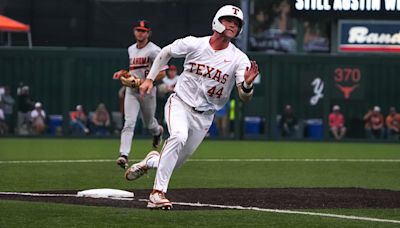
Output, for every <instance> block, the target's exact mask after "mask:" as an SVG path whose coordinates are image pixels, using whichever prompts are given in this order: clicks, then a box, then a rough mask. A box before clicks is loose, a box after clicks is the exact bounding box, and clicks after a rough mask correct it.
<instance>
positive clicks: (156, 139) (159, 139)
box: [153, 125, 164, 149]
mask: <svg viewBox="0 0 400 228" xmlns="http://www.w3.org/2000/svg"><path fill="white" fill-rule="evenodd" d="M163 133H164V128H163V127H162V126H161V125H160V134H159V135H155V136H153V148H155V149H156V148H158V147H159V146H160V144H161V143H162V137H163Z"/></svg>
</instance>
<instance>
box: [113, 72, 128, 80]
mask: <svg viewBox="0 0 400 228" xmlns="http://www.w3.org/2000/svg"><path fill="white" fill-rule="evenodd" d="M127 73H128V71H126V70H120V71H117V72H115V73H114V75H113V79H114V80H118V79H120V78H121V77H122V76H123V75H126V74H127Z"/></svg>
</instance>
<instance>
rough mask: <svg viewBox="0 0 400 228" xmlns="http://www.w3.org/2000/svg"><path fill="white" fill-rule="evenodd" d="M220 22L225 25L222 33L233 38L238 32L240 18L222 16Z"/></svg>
mask: <svg viewBox="0 0 400 228" xmlns="http://www.w3.org/2000/svg"><path fill="white" fill-rule="evenodd" d="M221 23H222V24H223V25H224V26H225V31H224V32H223V35H224V36H226V37H228V38H231V39H233V38H235V37H236V34H238V32H239V26H240V20H239V19H238V18H236V17H223V18H221Z"/></svg>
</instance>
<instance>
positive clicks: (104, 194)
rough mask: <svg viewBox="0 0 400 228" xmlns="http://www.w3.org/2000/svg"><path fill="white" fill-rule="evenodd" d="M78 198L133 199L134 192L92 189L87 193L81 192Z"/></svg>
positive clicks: (86, 191)
mask: <svg viewBox="0 0 400 228" xmlns="http://www.w3.org/2000/svg"><path fill="white" fill-rule="evenodd" d="M77 196H78V197H91V198H133V197H134V194H133V192H128V191H123V190H118V189H109V188H100V189H90V190H85V191H80V192H78V193H77Z"/></svg>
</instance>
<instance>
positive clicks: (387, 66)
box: [0, 48, 400, 138]
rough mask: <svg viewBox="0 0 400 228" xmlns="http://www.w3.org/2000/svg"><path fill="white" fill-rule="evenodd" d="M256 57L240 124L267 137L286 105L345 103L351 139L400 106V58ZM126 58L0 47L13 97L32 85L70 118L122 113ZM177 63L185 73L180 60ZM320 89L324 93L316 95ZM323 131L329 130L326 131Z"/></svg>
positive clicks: (1, 76) (314, 111)
mask: <svg viewBox="0 0 400 228" xmlns="http://www.w3.org/2000/svg"><path fill="white" fill-rule="evenodd" d="M250 57H251V58H253V59H255V60H257V62H258V65H259V67H260V72H261V80H260V83H259V84H256V91H255V97H254V100H253V101H252V102H251V103H249V104H244V105H241V104H240V103H239V105H237V109H238V111H241V112H237V115H236V126H237V127H239V126H240V127H242V126H243V124H241V121H243V118H244V117H245V116H259V117H261V119H262V121H263V123H262V126H263V127H262V130H261V135H258V136H255V137H266V138H274V137H275V136H276V135H277V134H276V119H277V115H279V114H280V113H281V112H282V110H283V108H284V106H285V105H286V104H290V105H292V107H293V109H294V112H295V113H296V114H297V116H298V118H299V119H300V120H302V121H303V120H308V119H315V118H317V119H323V120H324V122H325V123H326V121H327V115H328V113H329V112H330V109H331V107H332V106H333V105H334V104H339V105H340V106H341V108H342V112H343V114H344V115H345V117H346V122H347V125H348V130H349V132H348V136H349V137H352V138H362V137H364V132H363V121H362V117H363V115H364V114H365V113H366V112H367V110H368V109H369V108H371V107H372V106H374V105H379V106H380V107H381V109H382V112H383V113H384V115H385V116H386V115H387V112H388V109H389V107H390V106H395V107H397V109H398V110H400V91H399V87H400V67H399V66H398V63H399V62H400V61H399V60H400V57H399V56H396V55H393V56H388V55H385V56H382V55H325V54H315V55H265V54H250ZM127 63H128V55H127V53H126V50H125V49H88V48H33V49H26V48H13V49H8V48H5V49H1V50H0V85H9V86H11V88H12V94H13V96H14V97H16V88H17V87H18V85H19V83H20V82H23V83H25V84H27V85H29V86H30V87H31V95H32V98H33V99H34V100H38V101H41V102H43V104H44V106H45V109H46V110H47V112H48V113H49V114H62V115H64V116H65V117H67V113H68V112H69V111H71V110H72V109H74V107H75V105H76V104H82V105H84V107H86V109H87V110H94V109H95V108H96V106H97V104H98V103H100V102H103V103H105V104H106V105H107V107H108V108H109V110H110V111H118V110H119V101H118V95H117V93H118V90H119V88H120V84H119V82H117V81H113V80H112V79H111V77H112V74H113V72H115V71H116V70H118V69H122V68H125V67H126V66H127ZM174 63H175V64H177V65H178V71H179V72H180V71H181V70H182V66H181V64H180V63H181V60H175V62H174ZM318 78H319V79H318ZM313 82H314V83H315V84H314V85H313V84H312V83H313ZM322 84H323V86H322ZM318 94H320V95H322V96H323V97H322V98H320V99H317V98H315V97H316V96H317V97H318V96H319V95H318ZM235 97H237V95H235ZM313 97H314V99H313V102H312V104H311V103H310V101H311V99H312V98H313ZM324 126H326V124H324ZM324 131H325V135H327V128H324ZM243 133H244V128H243V127H242V130H240V129H236V137H240V136H243V135H244V134H243Z"/></svg>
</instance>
